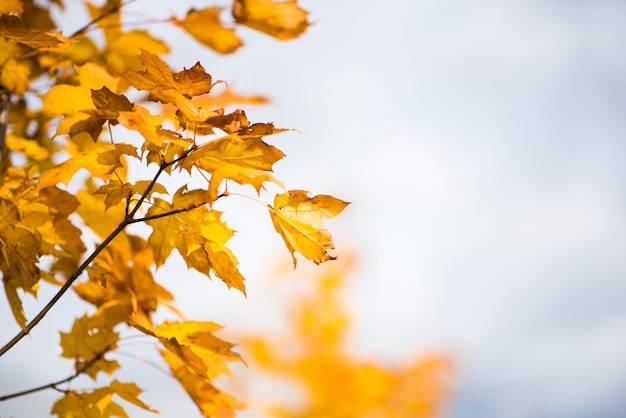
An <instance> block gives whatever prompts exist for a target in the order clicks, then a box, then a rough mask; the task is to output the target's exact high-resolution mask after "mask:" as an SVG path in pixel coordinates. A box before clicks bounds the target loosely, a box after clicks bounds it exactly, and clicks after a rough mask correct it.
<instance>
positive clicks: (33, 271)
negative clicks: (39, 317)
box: [0, 199, 41, 327]
mask: <svg viewBox="0 0 626 418" xmlns="http://www.w3.org/2000/svg"><path fill="white" fill-rule="evenodd" d="M40 255H41V238H40V236H39V235H38V234H35V233H34V232H33V231H30V230H29V229H28V228H26V227H25V226H24V225H22V224H21V222H20V218H19V211H18V209H17V207H16V206H15V205H13V204H12V203H10V202H9V201H7V200H5V199H0V271H2V282H3V285H4V290H5V293H6V295H7V299H8V301H9V306H10V307H11V312H12V313H13V317H14V318H15V320H16V321H17V323H18V324H19V325H20V326H21V327H24V326H25V325H26V317H25V316H24V312H23V308H22V301H21V300H20V298H19V295H18V293H17V289H22V290H24V291H25V292H28V293H30V294H32V295H36V292H37V289H38V282H39V278H40V272H39V268H38V267H37V263H38V261H39V256H40Z"/></svg>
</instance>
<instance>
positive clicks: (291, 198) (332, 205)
mask: <svg viewBox="0 0 626 418" xmlns="http://www.w3.org/2000/svg"><path fill="white" fill-rule="evenodd" d="M348 205H349V202H344V201H343V200H340V199H337V198H334V197H332V196H328V195H318V196H315V197H313V198H309V197H308V196H307V192H306V191H304V190H290V191H288V192H287V193H283V194H279V195H276V197H275V198H274V206H273V207H272V206H270V205H268V208H269V212H270V217H271V219H272V223H273V224H274V229H276V232H278V233H279V234H280V236H281V237H282V238H283V240H284V241H285V245H287V248H288V249H289V251H290V252H291V257H292V258H293V265H294V267H295V265H296V263H297V260H296V257H295V255H294V252H295V251H298V252H299V253H300V254H302V255H303V256H305V257H306V258H308V259H309V260H312V261H313V262H315V264H320V263H322V262H324V261H327V260H334V259H335V257H332V256H331V255H330V254H328V252H327V251H326V250H330V249H333V248H334V246H333V242H332V239H331V235H330V232H328V231H327V230H326V229H323V225H322V222H323V221H324V219H328V218H332V217H334V216H337V215H338V214H339V213H340V212H341V211H342V210H343V209H344V208H345V207H346V206H348Z"/></svg>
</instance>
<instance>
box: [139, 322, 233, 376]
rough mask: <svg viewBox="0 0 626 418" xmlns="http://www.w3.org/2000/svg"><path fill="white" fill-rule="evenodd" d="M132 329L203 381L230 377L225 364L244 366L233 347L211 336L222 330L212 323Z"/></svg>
mask: <svg viewBox="0 0 626 418" xmlns="http://www.w3.org/2000/svg"><path fill="white" fill-rule="evenodd" d="M131 324H132V325H134V326H135V328H136V329H138V330H140V331H141V332H143V333H145V334H146V335H150V336H152V337H156V338H158V339H159V341H160V342H161V344H162V345H163V347H165V348H166V349H167V350H168V351H170V352H171V353H173V354H175V355H176V357H178V358H179V359H180V360H181V361H183V362H184V363H185V364H186V366H187V367H188V368H189V370H190V371H192V372H193V373H194V374H196V375H198V376H200V377H202V378H204V379H208V380H211V379H214V378H216V377H217V376H220V375H224V374H225V375H231V374H232V372H231V371H230V368H229V367H228V363H227V361H230V362H232V361H238V362H242V363H244V361H243V359H242V358H241V356H240V355H239V353H237V352H235V351H233V350H232V348H233V347H234V344H231V343H229V342H227V341H224V340H222V339H221V338H218V337H216V336H215V335H213V333H214V332H215V331H218V330H220V329H221V328H222V327H221V325H218V324H216V323H214V322H208V321H204V322H200V321H184V322H178V321H165V322H163V323H162V324H160V325H159V326H157V327H156V328H152V327H147V326H146V324H143V325H142V324H139V323H134V322H132V321H131Z"/></svg>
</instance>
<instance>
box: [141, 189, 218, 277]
mask: <svg viewBox="0 0 626 418" xmlns="http://www.w3.org/2000/svg"><path fill="white" fill-rule="evenodd" d="M206 202H207V192H206V191H204V190H199V189H196V190H190V191H187V188H186V186H182V187H180V188H179V189H178V190H177V191H176V193H175V194H174V196H173V198H172V203H169V202H167V201H166V200H164V199H160V198H156V199H154V204H153V205H152V206H151V207H150V209H148V211H147V213H146V217H147V218H153V219H148V220H147V221H146V223H147V224H148V225H150V227H152V233H151V234H150V236H149V237H148V241H147V245H148V247H149V248H150V249H151V250H152V253H153V254H154V260H155V263H156V267H157V268H158V267H160V266H161V265H163V263H165V260H167V258H168V257H169V256H170V254H171V252H172V250H173V249H174V248H175V247H177V248H180V247H182V241H181V240H182V236H181V235H180V232H181V231H184V230H187V229H198V228H199V225H198V222H199V220H201V219H202V218H203V216H204V214H205V213H206V212H207V209H206V208H205V207H203V206H204V205H205V204H206ZM180 208H189V209H191V208H193V210H188V211H184V212H181V213H178V214H177V215H176V216H162V217H158V216H159V215H162V214H164V213H167V212H169V211H171V210H174V209H180ZM179 251H180V250H179ZM181 254H182V252H181Z"/></svg>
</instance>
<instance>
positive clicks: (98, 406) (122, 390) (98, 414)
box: [51, 380, 159, 418]
mask: <svg viewBox="0 0 626 418" xmlns="http://www.w3.org/2000/svg"><path fill="white" fill-rule="evenodd" d="M140 393H141V389H139V387H138V386H137V385H136V384H134V383H122V382H119V381H118V380H113V381H111V383H110V384H109V386H104V387H100V388H97V389H94V390H92V391H89V392H80V393H78V392H75V391H72V390H70V391H67V392H65V395H64V396H63V397H62V398H60V399H59V400H57V401H56V402H55V403H54V405H53V406H52V411H51V413H52V414H55V415H57V416H59V418H109V417H127V416H128V415H127V414H126V412H125V411H124V409H123V408H122V407H121V406H120V405H119V404H117V403H115V402H113V396H115V395H117V396H119V397H120V398H122V399H124V400H125V401H126V402H129V403H131V404H133V405H135V406H138V407H139V408H142V409H145V410H146V411H150V412H154V413H157V414H158V413H159V411H157V410H155V409H152V408H150V407H149V406H148V405H146V404H145V403H144V402H143V401H141V400H140V399H139V397H138V395H139V394H140Z"/></svg>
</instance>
